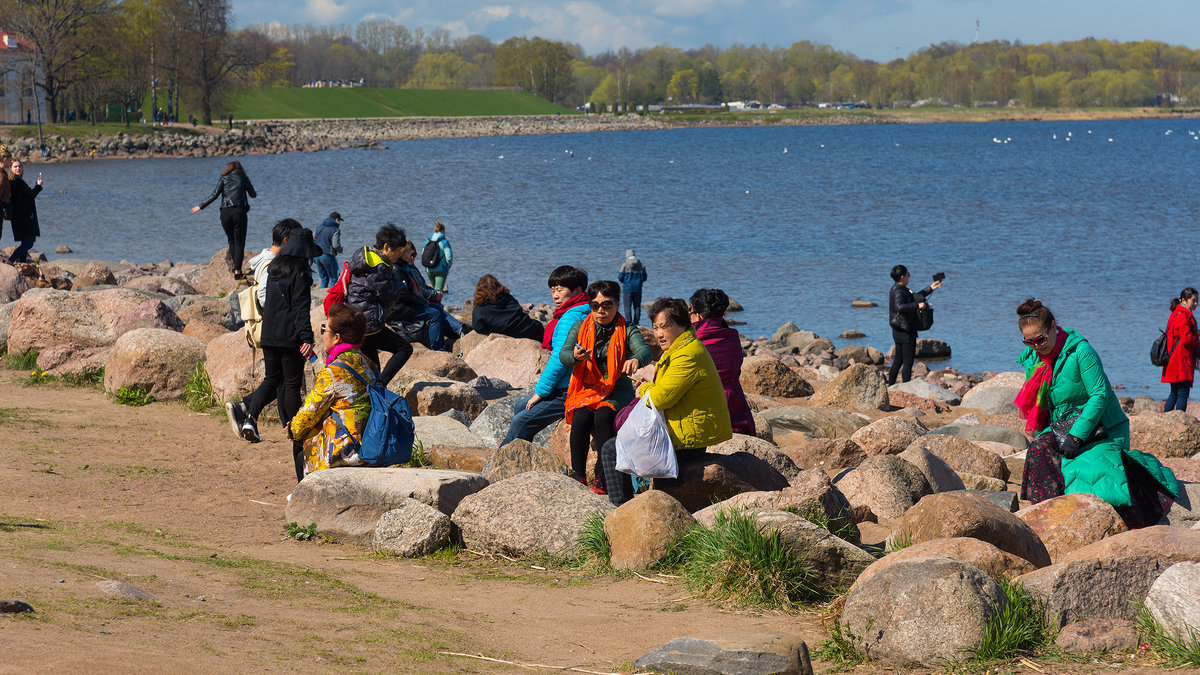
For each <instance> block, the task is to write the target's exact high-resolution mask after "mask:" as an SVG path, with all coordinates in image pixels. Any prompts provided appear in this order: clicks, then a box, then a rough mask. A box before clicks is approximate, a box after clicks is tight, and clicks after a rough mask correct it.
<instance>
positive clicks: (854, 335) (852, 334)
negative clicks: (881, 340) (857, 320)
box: [838, 328, 867, 340]
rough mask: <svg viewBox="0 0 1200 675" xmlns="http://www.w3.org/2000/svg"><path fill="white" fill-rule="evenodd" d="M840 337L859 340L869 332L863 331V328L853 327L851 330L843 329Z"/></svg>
mask: <svg viewBox="0 0 1200 675" xmlns="http://www.w3.org/2000/svg"><path fill="white" fill-rule="evenodd" d="M838 337H840V338H841V339H843V340H859V339H862V338H865V337H867V334H866V333H864V332H862V331H861V330H858V329H857V328H851V329H850V330H844V331H842V334H841V335H839V336H838Z"/></svg>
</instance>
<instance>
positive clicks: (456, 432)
mask: <svg viewBox="0 0 1200 675" xmlns="http://www.w3.org/2000/svg"><path fill="white" fill-rule="evenodd" d="M413 427H414V428H415V429H416V432H417V440H418V441H420V442H421V443H422V444H423V445H424V446H425V447H426V448H429V447H433V446H435V445H455V446H459V447H467V448H472V447H476V448H477V447H480V446H483V445H486V444H485V443H484V442H483V439H482V438H480V437H478V436H476V435H475V434H473V433H471V431H470V430H469V429H467V425H465V424H463V423H462V422H459V421H458V420H456V419H454V418H453V417H445V416H442V415H434V416H432V417H414V418H413Z"/></svg>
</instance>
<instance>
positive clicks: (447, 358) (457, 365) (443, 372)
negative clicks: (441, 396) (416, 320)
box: [404, 343, 478, 382]
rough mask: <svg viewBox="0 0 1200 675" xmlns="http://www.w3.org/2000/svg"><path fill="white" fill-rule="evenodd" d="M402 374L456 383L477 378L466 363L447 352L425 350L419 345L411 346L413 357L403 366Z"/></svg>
mask: <svg viewBox="0 0 1200 675" xmlns="http://www.w3.org/2000/svg"><path fill="white" fill-rule="evenodd" d="M404 372H406V373H416V374H417V375H418V376H420V377H425V378H435V379H444V380H454V381H456V382H470V381H471V380H473V379H475V378H476V377H478V374H477V373H476V372H475V371H474V370H473V369H472V368H471V366H469V365H467V362H466V361H463V360H462V359H460V358H458V357H457V356H455V355H453V354H451V353H449V352H442V351H434V350H432V349H426V348H425V347H424V346H423V345H421V344H420V343H417V344H415V345H413V355H412V356H411V357H410V358H409V359H408V361H407V362H406V363H405V364H404Z"/></svg>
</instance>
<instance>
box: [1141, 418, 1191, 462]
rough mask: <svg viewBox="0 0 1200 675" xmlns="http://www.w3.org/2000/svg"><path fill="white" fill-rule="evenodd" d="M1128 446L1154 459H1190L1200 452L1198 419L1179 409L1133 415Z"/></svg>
mask: <svg viewBox="0 0 1200 675" xmlns="http://www.w3.org/2000/svg"><path fill="white" fill-rule="evenodd" d="M1129 445H1130V447H1133V448H1137V449H1138V450H1141V451H1142V452H1148V453H1150V454H1152V455H1154V456H1156V457H1191V456H1192V455H1195V454H1196V453H1197V452H1200V420H1198V419H1196V418H1195V417H1192V416H1191V415H1189V414H1187V413H1185V412H1183V411H1182V410H1172V411H1171V412H1169V413H1161V414H1158V413H1150V414H1145V415H1134V416H1133V417H1130V418H1129Z"/></svg>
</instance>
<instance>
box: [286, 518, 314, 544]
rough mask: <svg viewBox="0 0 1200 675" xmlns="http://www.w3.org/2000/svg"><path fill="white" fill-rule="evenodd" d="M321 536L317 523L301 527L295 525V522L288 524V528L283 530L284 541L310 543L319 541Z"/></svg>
mask: <svg viewBox="0 0 1200 675" xmlns="http://www.w3.org/2000/svg"><path fill="white" fill-rule="evenodd" d="M320 536H321V534H320V533H319V532H317V524H316V523H309V524H308V525H304V526H301V525H297V524H296V523H295V521H293V522H290V523H288V524H287V527H285V528H283V538H284V539H295V540H296V541H310V540H314V539H317V538H319V537H320Z"/></svg>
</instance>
